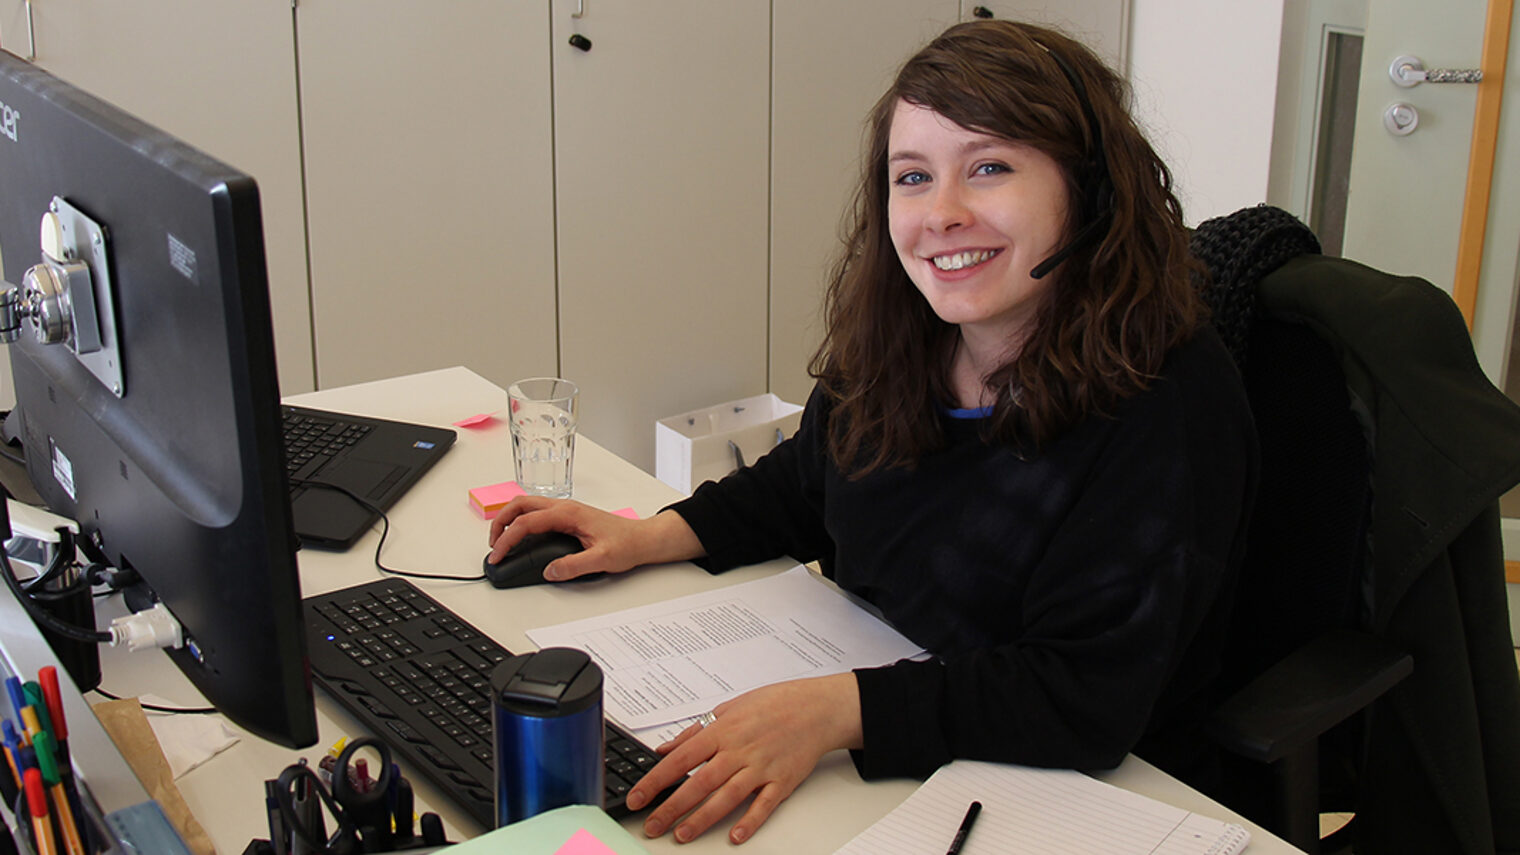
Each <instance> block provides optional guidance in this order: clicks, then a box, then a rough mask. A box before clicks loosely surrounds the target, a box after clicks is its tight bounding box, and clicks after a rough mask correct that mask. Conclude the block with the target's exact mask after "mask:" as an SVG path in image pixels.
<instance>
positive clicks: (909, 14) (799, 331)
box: [770, 0, 960, 404]
mask: <svg viewBox="0 0 1520 855" xmlns="http://www.w3.org/2000/svg"><path fill="white" fill-rule="evenodd" d="M772 5H773V16H774V30H773V32H772V34H771V41H772V51H773V56H774V60H773V62H772V71H771V78H772V84H771V188H770V189H771V211H770V220H771V246H770V280H771V292H770V307H771V316H770V317H771V325H770V391H772V392H774V393H776V394H777V395H780V396H781V397H782V399H784V400H787V401H792V402H794V403H799V404H800V403H803V402H804V401H806V400H807V396H808V393H809V391H811V390H812V388H813V381H812V379H811V378H809V377H808V375H807V364H808V360H809V359H810V358H811V357H812V355H813V351H814V350H815V349H817V347H818V343H819V341H820V340H821V339H822V336H823V313H822V309H823V292H824V289H825V288H826V287H827V285H828V276H829V273H830V269H831V267H832V266H833V264H834V262H835V261H836V260H837V258H838V257H839V252H840V249H841V247H842V243H841V241H840V238H841V236H842V234H843V228H844V224H845V223H846V221H847V217H848V213H849V208H850V205H851V204H852V194H853V193H854V190H855V186H856V184H857V183H858V182H859V179H860V158H861V154H862V152H863V150H864V149H863V146H864V144H865V136H864V134H865V130H866V128H865V123H866V118H867V116H866V114H867V113H869V112H870V110H871V108H872V107H873V106H875V104H876V100H877V99H878V98H880V97H881V95H882V93H883V92H885V91H886V89H887V87H888V86H890V85H891V83H892V78H893V77H894V76H895V75H896V73H897V69H898V67H899V66H901V65H902V63H903V61H904V60H906V59H907V58H908V57H909V56H911V55H912V54H913V52H914V51H916V50H918V49H919V48H920V47H922V46H923V45H925V44H927V43H928V41H929V40H930V39H932V38H933V37H934V36H935V35H937V34H938V33H939V32H940V31H942V30H943V29H945V28H946V27H948V26H950V25H951V24H953V23H955V21H956V16H957V14H958V12H959V9H960V2H959V0H890V2H887V0H828V2H818V0H775V2H774V3H773V4H772Z"/></svg>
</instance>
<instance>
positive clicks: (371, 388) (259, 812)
mask: <svg viewBox="0 0 1520 855" xmlns="http://www.w3.org/2000/svg"><path fill="white" fill-rule="evenodd" d="M289 401H290V403H294V404H302V405H308V406H316V407H321V408H325V409H331V410H339V411H347V412H354V413H363V414H367V415H373V416H378V417H381V418H392V419H401V420H407V421H416V422H423V423H428V424H437V425H449V424H451V423H453V422H455V421H457V420H459V419H463V418H465V417H468V416H471V415H474V414H477V413H501V412H502V411H504V409H505V407H506V393H505V392H504V391H502V390H501V389H500V388H498V387H496V386H494V385H492V384H491V383H489V382H487V381H486V380H484V379H482V378H481V377H479V376H478V375H476V374H474V373H473V372H470V371H468V370H466V369H463V368H452V369H446V370H442V371H434V372H429V373H425V374H418V375H413V376H409V377H400V378H396V379H393V380H385V381H380V382H376V383H366V384H361V385H357V386H350V387H345V388H340V389H331V390H327V391H323V392H316V393H311V394H306V395H297V396H294V397H292V398H290V399H289ZM597 404H598V402H597V401H595V400H584V401H582V402H581V405H582V406H583V407H586V408H592V409H594V408H595V407H596V406H597ZM512 478H513V472H512V462H511V439H510V437H509V436H508V430H507V426H506V423H505V422H504V421H499V420H498V421H496V422H494V423H492V424H491V426H489V427H487V428H486V429H484V430H471V429H460V430H459V441H458V443H457V444H456V445H455V447H454V449H453V450H452V451H450V452H449V453H448V454H447V455H445V457H444V459H443V460H442V461H440V462H439V464H438V465H437V466H436V467H435V468H434V470H433V471H432V472H430V473H428V475H427V476H426V477H424V478H423V479H422V480H421V481H420V482H419V483H418V484H417V485H416V486H415V487H414V488H413V489H412V490H411V491H410V492H409V493H408V494H407V495H406V496H405V497H404V498H403V499H402V500H401V501H400V502H399V503H398V504H397V505H396V507H395V508H394V509H393V510H392V512H391V515H390V516H391V520H392V528H391V533H390V536H389V538H388V539H387V541H386V549H385V554H384V555H383V560H384V562H385V563H386V565H387V566H389V567H394V568H397V569H401V570H415V571H419V572H431V573H459V574H470V573H477V572H479V571H480V563H481V559H482V558H484V556H485V553H486V551H487V543H486V538H487V530H488V524H487V522H486V521H485V520H483V519H482V518H481V517H480V516H479V515H478V514H477V513H476V512H475V511H474V510H473V508H472V507H471V506H470V504H469V500H468V496H467V491H468V490H469V489H470V488H472V487H478V486H483V485H487V484H495V483H499V482H502V481H509V480H512ZM575 498H576V499H578V500H580V501H582V502H585V503H587V504H590V505H594V506H597V507H601V508H604V509H607V510H617V509H620V508H625V507H632V508H633V509H634V510H635V511H636V512H638V514H639V515H640V516H648V515H651V514H653V513H655V512H656V511H658V510H659V509H660V508H661V507H663V506H665V505H667V504H669V503H670V502H672V501H675V500H677V499H679V498H680V494H679V493H677V492H676V491H675V490H673V489H671V488H670V487H668V486H666V485H665V484H663V483H661V482H660V481H658V480H656V479H655V478H654V477H653V476H651V475H648V474H647V473H645V472H643V471H642V470H640V469H638V468H636V467H634V466H633V465H632V464H629V463H627V462H626V461H623V460H621V459H619V458H617V457H615V456H614V455H612V454H611V453H610V452H608V451H606V450H605V449H603V448H601V447H600V446H598V445H596V444H595V443H594V442H592V441H590V440H588V439H586V438H585V437H584V436H582V437H580V438H578V440H577V442H576V460H575ZM378 538H379V535H378V532H376V533H371V534H370V535H368V536H367V537H366V538H365V539H364V540H361V541H360V542H359V543H358V544H357V545H356V546H355V547H354V548H353V549H352V550H350V551H348V552H345V553H323V552H317V551H303V552H302V553H301V554H300V565H301V586H302V590H303V592H304V593H305V594H307V595H310V594H314V593H319V592H321V591H326V590H331V589H334V588H341V587H344V586H348V585H353V584H358V583H361V582H367V581H371V580H373V579H375V578H377V577H378V576H379V575H380V574H379V571H377V570H376V569H375V568H374V566H373V564H372V559H373V556H374V550H375V544H376V542H377V540H378ZM792 563H793V562H789V561H776V562H771V563H769V564H765V565H758V566H755V567H745V568H739V569H737V570H734V571H731V572H729V573H725V574H723V575H721V576H711V575H709V574H708V573H705V572H703V571H702V570H700V569H698V568H696V567H694V566H692V565H690V564H684V563H683V564H677V565H669V566H661V567H645V568H641V569H639V570H636V571H634V572H632V573H629V574H627V575H625V576H622V577H617V578H611V579H606V580H602V581H598V582H592V583H583V584H578V585H576V586H573V587H569V588H556V587H552V586H542V585H541V586H535V587H530V588H521V589H516V590H509V591H498V590H495V589H493V588H491V587H489V586H488V585H486V584H485V583H484V582H472V583H464V582H439V581H427V580H413V581H415V582H416V584H417V585H418V586H419V587H421V588H422V589H423V590H425V591H427V592H428V593H429V594H431V595H432V596H434V597H436V598H437V599H438V600H439V601H441V602H442V603H444V604H445V605H446V606H448V607H449V608H451V609H453V610H454V611H456V612H458V613H459V615H460V616H461V617H463V618H464V619H465V620H467V621H469V622H470V623H473V624H475V625H476V626H477V627H479V628H481V629H482V630H484V631H486V632H488V633H490V634H491V635H492V636H493V637H494V638H495V639H496V640H497V641H498V642H500V643H501V644H503V645H505V646H506V647H507V648H508V649H510V650H514V651H523V650H531V649H533V645H531V644H530V643H529V642H528V639H527V636H526V635H525V632H526V631H527V630H529V629H533V628H535V627H539V626H547V625H552V624H557V623H561V622H564V621H569V620H574V619H577V618H583V617H589V616H593V615H598V614H605V613H607V612H611V611H616V610H619V609H623V608H628V607H632V606H637V605H643V604H646V603H651V602H656V601H660V600H664V599H668V598H670V597H673V596H680V595H684V594H689V593H693V592H696V591H701V590H708V589H712V588H718V587H723V586H727V585H732V584H734V583H737V582H743V581H748V580H750V579H754V578H758V577H760V576H763V575H766V574H769V573H773V572H777V571H779V570H783V569H786V568H787V567H789V566H791V565H792ZM108 619H109V615H103V616H102V621H105V620H108ZM102 658H103V668H104V673H105V679H104V681H103V684H102V685H103V687H104V688H106V689H107V690H109V691H113V692H115V693H117V694H133V693H146V692H152V693H153V694H157V695H160V696H162V697H166V698H169V699H171V700H173V701H175V702H177V703H183V704H187V705H198V704H200V703H202V701H201V699H200V696H199V693H198V692H196V691H195V690H194V689H193V688H192V687H191V686H190V685H189V683H188V682H187V681H185V680H184V679H183V678H182V677H181V676H180V675H179V672H178V671H177V670H176V669H174V668H173V666H172V665H170V663H169V661H168V659H167V658H166V657H163V656H161V655H159V654H156V653H152V654H126V653H124V652H121V651H116V650H110V649H103V652H102ZM317 714H318V722H319V726H320V730H321V737H320V741H319V743H318V745H317V746H315V747H313V748H310V749H306V750H304V751H299V752H297V751H291V750H289V749H284V748H279V747H276V746H274V745H271V744H269V743H266V742H263V741H262V740H259V739H257V738H254V737H246V738H244V739H243V740H242V741H241V742H240V743H239V744H238V745H236V746H234V747H233V748H231V749H229V750H227V751H225V752H223V753H222V754H220V755H218V756H217V757H216V758H214V759H213V760H211V761H210V762H209V763H207V764H206V765H204V766H201V767H200V768H198V769H195V770H192V771H191V772H189V773H188V774H186V775H185V776H184V777H182V778H181V779H180V780H179V782H178V783H179V786H180V788H181V790H182V791H183V792H184V796H185V799H186V801H187V802H188V803H189V805H190V808H191V810H193V811H194V812H195V815H196V817H197V818H198V819H199V820H200V822H201V824H202V825H204V826H205V827H206V829H207V831H208V832H209V833H210V834H211V836H212V838H213V839H214V841H215V843H216V847H217V851H218V852H220V853H222V855H237V853H240V852H242V851H243V848H244V846H246V845H247V843H248V841H249V840H250V839H252V838H255V837H267V836H268V833H269V830H268V825H267V819H266V817H265V814H264V812H263V808H262V805H263V787H262V782H263V781H264V779H266V778H273V777H275V776H276V775H278V774H279V772H280V770H281V769H283V768H284V767H285V766H286V765H288V764H289V763H291V762H294V760H295V759H296V758H297V757H299V756H307V757H310V758H312V759H313V761H314V760H315V759H316V758H317V757H319V756H320V754H321V753H322V751H324V750H325V749H326V747H327V746H329V745H331V744H332V743H333V742H335V741H337V740H338V739H339V738H340V737H343V736H348V735H359V734H361V733H362V732H361V731H360V730H359V729H358V727H357V725H356V723H355V722H354V720H353V719H352V718H350V717H349V716H348V715H347V714H346V713H345V712H343V711H342V710H341V709H339V708H338V706H337V705H336V704H335V703H333V702H331V701H330V700H328V699H327V698H326V697H324V696H323V695H322V694H321V693H320V691H319V693H318V697H317ZM1102 777H1104V778H1105V779H1106V780H1108V781H1110V782H1112V783H1115V784H1117V785H1119V786H1122V787H1127V788H1129V789H1132V790H1135V791H1137V792H1142V793H1145V794H1147V795H1150V796H1152V797H1155V798H1158V799H1161V800H1163V801H1166V802H1169V803H1172V804H1175V805H1178V806H1180V807H1184V808H1187V809H1190V810H1195V811H1198V812H1199V813H1204V814H1207V815H1210V816H1214V817H1217V818H1220V819H1228V820H1231V821H1235V822H1240V823H1242V824H1244V825H1247V826H1248V827H1250V829H1251V835H1252V843H1251V847H1250V849H1249V852H1251V853H1288V852H1296V851H1298V850H1296V849H1293V848H1292V847H1290V846H1288V845H1287V844H1286V843H1283V842H1282V841H1281V840H1278V839H1277V838H1275V837H1272V836H1271V835H1269V834H1267V833H1266V832H1265V831H1263V830H1261V829H1260V828H1258V827H1256V826H1254V825H1251V824H1250V823H1248V822H1246V821H1245V820H1244V819H1242V818H1240V817H1238V816H1236V815H1235V814H1233V813H1232V812H1231V811H1229V810H1227V809H1226V808H1224V807H1223V806H1221V805H1219V804H1217V803H1215V802H1212V801H1210V800H1209V799H1207V798H1205V797H1204V796H1202V795H1201V794H1199V793H1197V792H1196V791H1193V790H1191V789H1189V788H1188V787H1186V786H1185V785H1183V784H1182V783H1180V782H1178V781H1176V780H1175V779H1173V778H1171V777H1169V776H1167V775H1166V774H1164V773H1162V772H1160V771H1158V770H1156V769H1155V768H1154V767H1152V766H1150V765H1148V764H1146V763H1145V762H1144V761H1142V760H1139V759H1137V758H1134V757H1131V758H1129V759H1128V760H1127V761H1125V763H1124V764H1123V765H1121V766H1120V767H1119V768H1118V769H1117V770H1114V771H1113V772H1110V773H1107V774H1105V775H1103V776H1102ZM413 780H414V781H415V783H416V785H417V791H418V799H419V803H420V807H419V809H424V808H425V809H429V810H435V811H437V812H438V813H439V814H441V815H442V816H443V818H444V821H445V826H446V827H447V828H448V830H449V837H450V839H451V840H459V839H464V838H467V837H470V836H473V835H475V834H477V833H479V832H480V830H481V829H479V828H478V827H477V826H475V824H474V823H473V822H472V821H471V820H470V819H469V818H467V817H466V816H465V815H464V814H463V813H462V812H461V811H459V810H458V809H456V808H454V807H453V806H452V805H451V804H450V803H449V802H448V801H447V800H446V799H444V798H443V797H441V796H440V795H439V794H438V792H437V791H436V790H434V789H433V788H431V786H430V785H428V783H427V782H426V781H425V780H422V779H421V777H420V776H416V775H414V776H413ZM916 787H917V782H914V781H887V782H874V783H866V782H864V781H862V780H861V779H860V777H859V776H858V775H857V774H856V773H855V768H854V766H853V765H852V764H851V763H850V759H849V757H848V756H847V755H846V754H845V753H844V752H835V753H833V754H831V755H828V756H826V757H825V758H824V759H823V761H822V762H821V763H820V764H819V767H818V769H817V770H816V771H815V772H814V773H813V775H812V776H811V777H810V778H809V779H808V780H807V781H806V782H804V783H803V785H802V786H801V787H799V788H798V789H797V791H796V792H795V793H794V794H793V795H792V797H791V798H790V799H788V800H787V801H786V802H785V803H783V804H782V805H781V807H780V808H779V809H778V810H777V811H776V813H775V814H774V815H773V816H772V817H771V819H770V820H769V821H768V822H767V823H766V824H765V825H764V826H763V827H762V828H761V830H760V831H759V833H758V834H757V835H756V837H755V838H754V839H753V840H751V841H750V842H749V843H746V844H745V845H744V847H743V849H744V851H747V852H753V853H769V852H784V853H790V855H799V853H827V852H832V851H833V850H834V849H836V848H837V847H839V846H841V845H843V844H844V843H845V842H846V841H848V840H849V839H850V838H851V837H853V836H854V835H855V834H857V833H858V832H859V831H860V830H861V829H863V828H865V827H866V826H868V825H870V824H871V823H872V822H875V821H876V820H877V819H879V818H881V817H882V816H883V815H885V814H886V813H887V812H888V811H890V810H891V809H892V808H893V807H895V806H896V805H897V804H898V803H899V802H901V801H902V800H903V799H904V798H906V797H907V796H908V795H909V794H910V793H912V792H913V790H914V789H915V788H916ZM736 818H737V816H735V817H732V818H730V819H729V820H727V821H726V822H724V823H722V824H720V825H719V826H716V827H715V828H713V829H712V830H711V831H709V832H708V833H707V834H706V835H704V836H703V837H701V838H699V839H698V840H697V841H696V842H694V843H690V844H686V845H684V846H681V847H680V849H679V851H683V852H693V853H701V852H711V851H718V850H728V849H732V848H734V847H732V846H730V844H729V843H728V839H727V832H728V828H729V826H730V825H732V823H733V821H734V819H736ZM641 823H642V819H641V818H638V817H635V818H631V819H629V820H625V825H627V827H628V828H630V829H631V830H633V831H634V832H635V834H637V835H638V836H640V837H642V833H641V832H640V828H641ZM645 845H646V846H647V847H648V848H649V849H650V850H651V851H653V852H662V851H676V850H677V847H676V844H675V843H674V842H673V841H672V839H671V837H670V836H669V835H668V834H667V835H666V836H664V837H662V838H659V839H657V840H651V841H647V842H646V844H645Z"/></svg>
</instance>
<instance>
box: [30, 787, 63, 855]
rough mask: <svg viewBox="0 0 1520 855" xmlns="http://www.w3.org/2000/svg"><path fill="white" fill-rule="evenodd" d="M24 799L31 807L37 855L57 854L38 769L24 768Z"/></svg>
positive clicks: (45, 792) (44, 792) (45, 795)
mask: <svg viewBox="0 0 1520 855" xmlns="http://www.w3.org/2000/svg"><path fill="white" fill-rule="evenodd" d="M26 801H27V804H28V805H30V806H31V809H32V810H31V813H32V835H33V837H35V838H36V840H35V843H36V845H37V855H58V843H57V842H56V841H55V840H53V822H52V820H51V819H50V818H49V817H48V806H47V791H46V790H44V789H43V788H42V772H41V771H40V770H37V769H28V770H26Z"/></svg>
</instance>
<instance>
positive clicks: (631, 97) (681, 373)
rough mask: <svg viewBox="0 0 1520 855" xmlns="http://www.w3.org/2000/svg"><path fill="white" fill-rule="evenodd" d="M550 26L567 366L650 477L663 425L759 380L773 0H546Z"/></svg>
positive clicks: (589, 412)
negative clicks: (581, 44) (577, 42)
mask: <svg viewBox="0 0 1520 855" xmlns="http://www.w3.org/2000/svg"><path fill="white" fill-rule="evenodd" d="M578 6H581V7H583V8H584V10H585V13H584V15H583V16H582V17H580V18H574V17H572V16H573V15H574V14H575V13H576V11H577V7H578ZM552 26H553V32H554V35H553V56H554V126H555V170H554V175H555V192H556V204H557V217H556V222H557V224H558V243H559V323H560V354H561V360H560V361H561V371H562V373H563V375H564V376H565V377H567V378H569V379H571V380H574V381H575V382H576V383H578V384H579V385H580V387H581V406H582V414H581V429H582V430H583V431H584V432H585V434H586V435H587V436H589V437H591V438H592V439H594V440H596V441H597V442H598V443H600V444H602V445H603V446H606V447H607V448H608V449H610V450H611V451H613V452H614V453H616V454H618V455H620V456H622V457H624V458H626V459H628V460H631V461H633V462H634V463H635V464H637V465H639V466H640V467H642V468H644V469H646V470H649V471H653V468H654V423H655V421H656V420H657V419H659V418H662V417H664V416H668V415H674V414H676V413H680V412H684V411H686V410H691V409H695V408H697V407H702V406H707V405H710V404H716V403H721V402H723V401H727V400H732V399H735V398H742V397H747V396H750V395H756V394H759V393H762V392H764V391H765V389H766V376H765V374H766V370H765V365H766V258H767V252H766V247H767V217H766V203H767V194H766V183H767V177H768V170H767V162H768V154H767V148H768V146H769V141H770V133H769V130H770V121H769V109H770V83H769V72H770V3H769V2H760V1H759V0H744V2H720V3H714V2H710V0H700V1H699V0H669V2H661V3H648V2H639V0H591V2H585V3H583V4H580V3H577V2H576V0H556V2H554V3H553V4H552ZM572 35H575V36H579V37H580V38H581V39H584V40H586V43H588V44H589V47H590V50H582V49H578V48H576V47H573V46H572V45H571V44H570V38H571V36H572Z"/></svg>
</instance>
